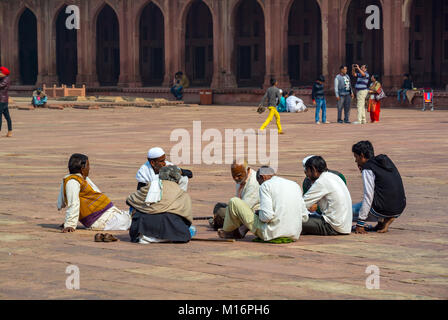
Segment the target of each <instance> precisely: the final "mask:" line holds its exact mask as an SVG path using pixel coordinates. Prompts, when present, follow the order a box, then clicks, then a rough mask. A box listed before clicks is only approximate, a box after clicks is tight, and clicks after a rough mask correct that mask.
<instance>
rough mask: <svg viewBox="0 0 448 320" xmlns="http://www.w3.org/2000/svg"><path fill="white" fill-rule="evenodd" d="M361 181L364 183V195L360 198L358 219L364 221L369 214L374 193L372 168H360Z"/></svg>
mask: <svg viewBox="0 0 448 320" xmlns="http://www.w3.org/2000/svg"><path fill="white" fill-rule="evenodd" d="M362 182H363V185H364V196H363V198H362V206H361V209H360V210H359V217H358V220H362V221H365V220H367V218H368V216H369V212H370V208H371V207H372V202H373V196H374V194H375V174H374V173H373V171H372V170H362Z"/></svg>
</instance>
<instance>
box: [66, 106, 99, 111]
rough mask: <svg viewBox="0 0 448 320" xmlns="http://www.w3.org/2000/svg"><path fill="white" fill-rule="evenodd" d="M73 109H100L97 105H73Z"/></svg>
mask: <svg viewBox="0 0 448 320" xmlns="http://www.w3.org/2000/svg"><path fill="white" fill-rule="evenodd" d="M73 108H74V109H82V110H97V109H99V108H100V107H99V106H97V105H75V106H73Z"/></svg>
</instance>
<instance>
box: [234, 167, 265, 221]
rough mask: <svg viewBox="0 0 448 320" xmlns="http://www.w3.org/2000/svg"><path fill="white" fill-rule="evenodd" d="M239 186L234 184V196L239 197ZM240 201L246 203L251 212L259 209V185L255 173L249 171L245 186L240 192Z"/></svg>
mask: <svg viewBox="0 0 448 320" xmlns="http://www.w3.org/2000/svg"><path fill="white" fill-rule="evenodd" d="M239 189H240V184H239V183H237V184H236V196H237V197H239V194H238V191H239ZM241 200H243V201H244V202H246V203H247V204H248V205H249V207H250V208H251V209H252V211H254V212H255V211H256V210H258V209H259V208H260V184H259V183H258V181H257V175H256V172H255V171H254V170H252V169H249V173H248V177H247V180H246V185H245V186H244V187H243V191H242V192H241Z"/></svg>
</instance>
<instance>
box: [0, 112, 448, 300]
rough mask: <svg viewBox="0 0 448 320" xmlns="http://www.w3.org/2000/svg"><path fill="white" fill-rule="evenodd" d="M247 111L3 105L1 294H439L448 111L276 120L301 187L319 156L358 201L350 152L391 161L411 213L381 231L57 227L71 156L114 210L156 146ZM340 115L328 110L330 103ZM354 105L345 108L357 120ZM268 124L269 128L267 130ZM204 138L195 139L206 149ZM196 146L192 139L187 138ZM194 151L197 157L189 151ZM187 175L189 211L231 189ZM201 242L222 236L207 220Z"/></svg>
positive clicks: (223, 173) (225, 171)
mask: <svg viewBox="0 0 448 320" xmlns="http://www.w3.org/2000/svg"><path fill="white" fill-rule="evenodd" d="M255 110H256V108H255V107H234V106H229V107H224V106H199V107H198V106H192V107H161V108H157V109H146V108H134V107H121V108H107V109H106V108H102V109H98V110H79V109H71V108H70V109H64V110H49V109H38V110H33V111H23V110H11V116H12V119H13V125H14V137H13V138H10V139H7V138H5V137H4V135H5V133H6V132H5V131H6V123H5V122H3V131H2V132H1V138H0V299H199V300H203V299H250V300H252V299H268V300H273V299H447V298H448V260H447V257H448V250H447V248H448V224H447V222H448V218H447V204H448V163H447V154H448V111H436V112H432V113H431V112H426V113H423V112H420V111H418V110H404V109H393V110H391V109H385V110H383V111H382V113H381V123H379V124H374V125H372V124H369V125H366V126H356V125H340V124H335V123H333V124H329V125H321V126H316V125H314V124H313V116H314V115H313V113H314V112H313V111H314V110H311V112H308V113H305V114H286V115H282V124H283V126H284V130H285V132H286V134H285V135H283V136H279V138H278V139H279V140H278V141H279V171H278V174H279V175H280V176H283V177H286V178H289V179H292V180H295V181H299V182H300V184H301V181H302V180H303V177H304V174H303V170H302V169H301V160H302V159H303V158H304V157H305V156H307V155H309V154H318V155H322V156H323V157H324V158H325V159H326V161H327V163H328V166H329V167H330V168H333V169H336V170H339V171H341V172H343V173H344V174H345V176H346V177H347V181H348V187H349V190H350V192H351V195H352V198H353V201H360V200H361V196H362V181H361V175H360V173H359V171H358V169H357V167H356V165H355V163H354V158H353V155H352V153H351V146H352V144H353V143H355V142H357V141H359V140H365V139H369V140H371V141H372V142H373V144H374V147H375V151H376V153H377V154H379V153H385V154H387V155H389V156H390V157H391V158H392V160H393V161H394V162H395V164H396V165H397V167H398V168H399V170H400V173H401V175H402V177H403V181H404V184H405V189H406V195H407V203H408V205H407V208H406V211H405V212H404V214H403V215H402V217H400V218H399V219H398V220H397V221H396V222H395V223H393V224H392V226H391V228H390V232H389V233H387V234H383V235H380V234H376V233H370V234H368V235H355V234H352V235H350V236H341V237H315V236H303V237H301V238H300V240H299V241H298V242H296V243H292V244H284V245H274V244H260V243H255V242H252V239H253V238H254V237H253V236H252V235H250V236H248V237H246V239H244V240H242V241H236V242H213V241H197V240H196V241H191V242H190V243H188V244H153V245H138V244H133V243H131V242H130V240H129V236H128V233H127V232H112V233H113V234H114V235H116V236H117V237H118V238H119V239H120V241H119V242H115V243H95V242H94V241H93V237H94V234H95V232H94V231H88V230H82V229H78V230H77V231H76V232H75V233H73V234H62V233H61V232H60V230H59V229H58V225H60V224H61V223H62V222H63V219H64V214H63V213H59V212H58V211H57V208H56V200H57V196H58V193H59V187H60V182H61V179H62V177H63V176H64V175H65V174H66V173H67V169H66V168H67V162H68V158H69V157H70V155H71V154H72V153H85V154H87V155H88V156H89V159H90V163H91V171H90V172H91V175H90V176H91V178H92V180H93V181H94V182H95V184H97V185H98V186H99V187H100V188H101V190H102V191H103V192H105V193H106V194H107V195H108V196H109V197H110V198H111V199H112V201H113V202H114V203H115V205H116V206H118V207H119V208H122V209H125V208H126V205H125V199H126V197H127V196H128V195H129V194H130V193H132V192H133V191H134V190H135V188H136V180H135V173H136V171H137V169H138V168H139V167H140V165H142V164H143V163H144V162H145V161H146V160H145V157H146V152H147V150H148V149H149V148H150V147H152V146H160V147H163V148H164V149H165V151H166V152H167V153H169V152H170V150H171V148H172V147H173V146H174V145H175V144H176V143H177V142H171V141H170V134H171V132H172V130H174V129H179V128H185V129H187V130H188V131H189V132H190V133H191V132H192V127H193V120H200V121H202V131H204V130H205V129H208V128H216V129H218V130H220V131H221V132H222V133H223V135H224V129H225V128H229V129H237V128H241V129H247V128H253V129H257V128H258V126H259V125H261V123H262V122H263V121H264V120H265V117H266V115H267V114H263V115H258V114H257V113H256V112H255ZM328 114H329V116H328V117H329V120H330V121H333V122H334V121H335V120H336V119H335V118H336V109H334V108H332V109H329V110H328ZM355 117H356V109H352V117H351V118H352V120H353V121H354V119H355ZM274 127H275V125H274V122H273V123H272V124H271V126H270V128H274ZM206 144H207V142H203V144H202V145H203V147H204V146H205V145H206ZM191 149H192V150H193V147H192V146H191ZM192 156H193V154H192ZM182 167H184V168H188V169H191V170H193V172H194V178H193V179H192V180H191V181H190V185H189V193H190V195H191V197H192V199H193V211H194V215H195V216H197V217H205V216H210V215H211V213H212V210H213V207H214V204H215V203H216V202H225V201H227V200H228V199H229V198H230V197H232V196H233V194H234V192H235V187H234V183H233V181H232V179H231V176H230V170H229V165H225V164H222V165H217V164H213V165H205V164H202V165H199V164H195V165H182ZM195 225H196V227H197V229H198V234H197V238H200V239H217V235H216V233H215V232H214V231H211V230H209V228H208V227H207V221H195ZM69 265H76V266H78V267H79V270H80V289H79V290H68V289H67V288H66V279H67V277H68V276H69V275H68V274H66V268H67V267H68V266H69ZM370 265H375V266H377V267H378V268H379V270H380V289H378V290H375V289H373V290H369V289H367V288H366V279H367V277H368V276H369V274H367V273H366V268H367V267H368V266H370Z"/></svg>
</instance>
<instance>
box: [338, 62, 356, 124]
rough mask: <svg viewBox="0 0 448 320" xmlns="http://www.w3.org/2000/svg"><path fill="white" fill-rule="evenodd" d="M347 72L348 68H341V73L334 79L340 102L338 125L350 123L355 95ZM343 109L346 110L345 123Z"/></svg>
mask: <svg viewBox="0 0 448 320" xmlns="http://www.w3.org/2000/svg"><path fill="white" fill-rule="evenodd" d="M347 71H348V69H347V66H341V67H340V73H339V74H338V75H337V76H336V78H335V79H334V92H335V94H336V99H337V100H338V123H344V122H345V123H350V104H351V102H352V99H353V98H354V94H353V90H352V85H351V83H350V76H349V75H348V74H347ZM342 108H344V115H345V116H344V121H342Z"/></svg>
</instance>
